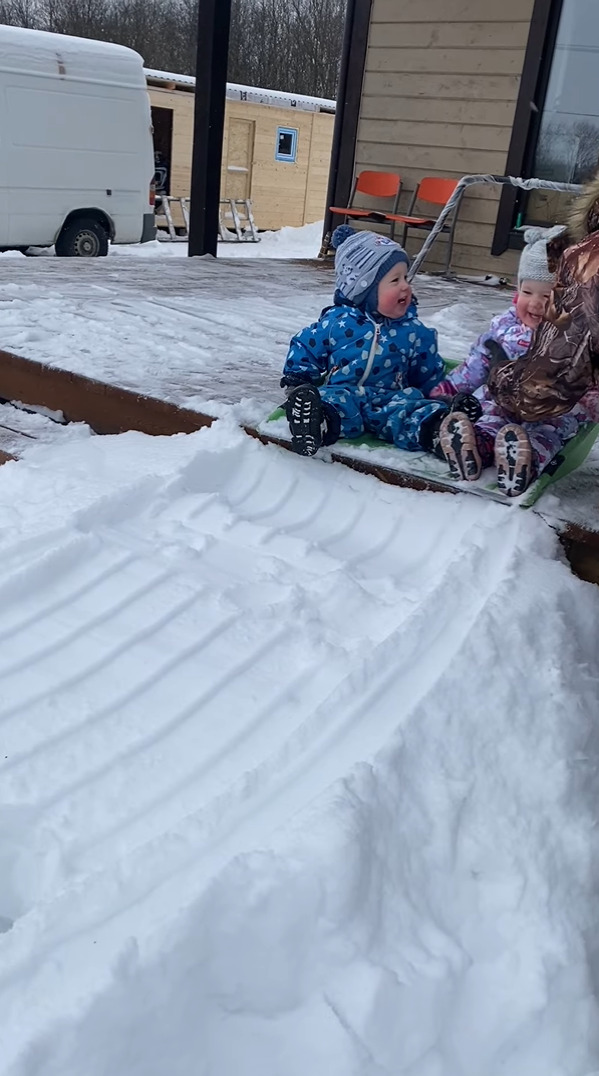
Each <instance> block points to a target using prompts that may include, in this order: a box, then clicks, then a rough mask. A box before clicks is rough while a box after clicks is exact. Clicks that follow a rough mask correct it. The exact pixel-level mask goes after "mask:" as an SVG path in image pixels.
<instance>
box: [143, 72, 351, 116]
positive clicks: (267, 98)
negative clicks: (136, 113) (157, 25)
mask: <svg viewBox="0 0 599 1076" xmlns="http://www.w3.org/2000/svg"><path fill="white" fill-rule="evenodd" d="M145 72H146V78H147V79H148V81H150V82H166V83H172V84H173V85H174V86H175V87H177V88H179V89H184V90H192V89H194V87H195V84H196V80H195V78H194V77H193V75H176V74H174V73H173V72H171V71H154V70H151V69H150V68H146V69H145ZM227 97H228V99H229V100H230V101H252V102H253V103H254V104H258V105H273V106H275V107H277V108H299V109H301V110H302V111H303V112H334V111H335V107H336V102H335V101H332V100H330V99H329V98H326V97H309V96H307V95H306V94H303V93H286V92H285V91H283V90H265V89H262V88H261V87H259V86H242V85H241V84H240V83H238V82H227Z"/></svg>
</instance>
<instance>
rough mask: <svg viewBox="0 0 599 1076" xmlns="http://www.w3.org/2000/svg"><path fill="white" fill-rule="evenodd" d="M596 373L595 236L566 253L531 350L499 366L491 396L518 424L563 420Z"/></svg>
mask: <svg viewBox="0 0 599 1076" xmlns="http://www.w3.org/2000/svg"><path fill="white" fill-rule="evenodd" d="M598 369H599V232H595V233H593V234H592V235H590V236H587V238H586V239H583V240H582V242H580V243H577V244H576V245H575V246H573V247H570V248H569V249H568V250H566V251H565V252H564V254H563V255H562V258H561V260H560V264H559V267H558V272H557V279H556V284H555V288H554V290H553V293H552V296H551V301H550V306H549V311H548V313H547V318H546V320H545V321H544V322H543V323H542V325H541V326H540V328H539V329H538V330H537V333H536V335H535V337H534V339H533V342H532V345H531V347H530V350H529V351H528V352H527V353H526V355H524V356H522V358H520V359H517V360H516V361H515V362H508V361H500V362H498V363H496V364H495V365H494V366H493V367H492V369H491V371H490V374H489V382H488V385H489V391H490V392H491V395H492V396H493V397H494V399H495V400H496V401H497V403H498V404H499V406H500V407H501V408H503V410H504V411H506V413H507V414H508V415H510V416H511V417H512V418H514V419H515V420H516V421H519V422H540V421H543V420H545V419H547V418H553V417H556V416H557V415H563V414H565V413H566V412H567V411H570V410H571V409H572V408H573V407H574V405H575V404H576V403H577V402H578V401H579V400H580V399H581V398H582V397H583V396H584V395H585V393H586V392H587V391H588V390H589V389H591V388H593V387H594V385H595V377H596V370H598Z"/></svg>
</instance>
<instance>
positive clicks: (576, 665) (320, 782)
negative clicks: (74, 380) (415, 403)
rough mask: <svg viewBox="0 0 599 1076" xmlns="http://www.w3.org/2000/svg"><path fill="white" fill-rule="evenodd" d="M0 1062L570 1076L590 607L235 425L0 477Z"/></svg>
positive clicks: (494, 550)
mask: <svg viewBox="0 0 599 1076" xmlns="http://www.w3.org/2000/svg"><path fill="white" fill-rule="evenodd" d="M0 506H1V511H0V519H1V520H2V529H1V531H0V550H1V553H2V564H3V582H2V601H1V602H0V634H1V638H2V653H1V655H0V668H1V681H0V685H1V686H0V699H1V712H0V722H1V723H0V728H1V730H2V749H3V750H2V758H1V759H0V773H1V777H0V787H1V788H2V804H1V807H0V917H2V922H3V926H4V930H5V933H4V934H3V935H1V936H0V1012H1V1013H2V1020H1V1024H0V1072H2V1073H3V1074H4V1073H6V1074H7V1076H8V1074H10V1076H42V1074H43V1076H82V1074H85V1076H107V1074H108V1073H111V1074H113V1073H119V1074H120V1073H127V1074H128V1076H164V1074H165V1073H167V1072H168V1073H169V1076H189V1073H190V1072H195V1073H202V1074H205V1076H255V1074H256V1073H260V1074H261V1076H282V1074H283V1073H284V1074H285V1076H305V1073H306V1072H311V1073H314V1076H336V1074H338V1076H352V1074H353V1076H384V1074H388V1076H397V1074H399V1073H405V1074H410V1076H480V1074H481V1073H485V1076H500V1074H501V1076H503V1074H506V1073H509V1076H591V1074H592V1073H595V1072H596V1071H597V1069H598V1068H599V1019H598V1015H599V1014H598V1013H597V1003H596V993H595V991H596V985H597V976H598V974H599V963H598V958H597V947H596V929H597V914H598V913H597V901H596V894H597V889H596V886H597V881H598V878H597V863H598V862H599V861H598V859H597V852H598V850H599V849H598V833H597V828H596V783H595V777H596V767H597V761H598V758H597V754H598V746H599V742H598V736H599V733H598V726H597V722H596V700H597V690H598V687H599V645H598V643H599V627H598V625H599V615H598V614H599V594H598V592H597V590H596V588H594V587H592V586H591V585H589V584H584V583H581V582H579V581H577V580H576V579H574V578H573V577H572V576H571V574H570V572H569V570H568V568H567V567H566V565H565V564H564V563H562V562H561V561H560V559H559V557H558V555H557V548H556V539H555V536H554V535H553V534H552V532H551V531H550V530H549V528H547V527H546V526H545V524H544V523H543V522H542V521H541V520H540V519H539V518H538V517H536V516H534V515H532V514H531V513H524V512H507V511H505V510H504V509H502V508H501V507H500V506H496V505H492V504H487V503H483V502H481V501H479V500H475V499H474V498H471V497H468V496H457V497H442V496H438V495H434V494H417V493H413V492H411V491H404V490H397V489H394V488H390V487H386V486H384V485H381V484H379V483H377V482H376V480H374V479H370V478H366V477H363V476H358V475H354V474H352V473H350V472H348V471H347V470H345V469H344V468H341V467H332V466H329V465H327V464H326V463H321V462H319V461H317V460H312V461H308V460H301V459H297V458H295V457H293V456H290V455H289V454H288V453H286V452H284V451H283V450H280V449H276V448H273V447H272V446H270V447H264V446H262V445H260V444H259V443H257V442H254V441H252V440H251V439H250V438H248V437H246V436H245V435H244V434H243V433H241V432H240V431H239V430H238V429H237V428H236V427H235V426H234V425H233V423H231V422H229V421H227V420H223V421H221V422H219V423H217V424H216V425H215V426H213V427H212V428H211V429H210V430H204V431H202V432H201V433H198V434H195V435H192V436H188V437H184V436H180V437H176V438H170V439H159V438H154V439H152V438H148V437H144V436H143V435H140V434H133V433H132V434H126V435H123V436H121V437H118V438H116V437H115V438H109V437H103V438H101V437H95V438H89V439H88V440H82V441H80V442H79V443H77V444H67V445H64V446H62V447H55V448H54V449H53V450H52V451H48V450H47V449H45V448H43V447H40V448H38V449H34V450H33V451H32V452H30V454H29V455H28V457H27V459H26V460H25V461H24V462H21V463H18V464H8V465H6V466H4V467H2V468H0Z"/></svg>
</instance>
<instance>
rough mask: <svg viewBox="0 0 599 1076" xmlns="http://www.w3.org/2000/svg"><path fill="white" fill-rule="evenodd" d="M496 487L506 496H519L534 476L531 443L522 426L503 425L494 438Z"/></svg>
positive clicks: (513, 424)
mask: <svg viewBox="0 0 599 1076" xmlns="http://www.w3.org/2000/svg"><path fill="white" fill-rule="evenodd" d="M495 463H496V465H497V488H498V489H499V490H500V491H501V493H505V495H506V497H519V496H520V494H521V493H524V491H525V490H526V489H528V487H529V485H530V483H531V482H532V480H533V478H534V460H533V453H532V445H531V443H530V440H529V437H528V434H527V432H526V430H525V429H523V427H522V426H517V425H516V424H515V423H511V424H510V425H509V426H504V427H503V429H501V430H500V431H499V433H498V434H497V438H496V440H495Z"/></svg>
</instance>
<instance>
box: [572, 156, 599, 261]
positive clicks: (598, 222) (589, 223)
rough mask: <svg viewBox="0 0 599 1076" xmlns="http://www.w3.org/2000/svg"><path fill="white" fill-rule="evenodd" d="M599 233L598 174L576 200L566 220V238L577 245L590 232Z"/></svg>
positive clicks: (598, 173)
mask: <svg viewBox="0 0 599 1076" xmlns="http://www.w3.org/2000/svg"><path fill="white" fill-rule="evenodd" d="M596 231H599V172H597V175H596V176H595V178H594V179H592V180H591V181H590V183H587V185H586V186H585V188H584V189H583V190H582V191H581V193H580V194H579V195H578V197H577V198H576V201H575V202H574V204H573V206H572V209H571V211H570V215H569V218H568V237H569V240H570V242H571V243H578V242H579V241H580V240H581V239H584V238H585V237H586V236H587V235H590V234H591V232H596Z"/></svg>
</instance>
